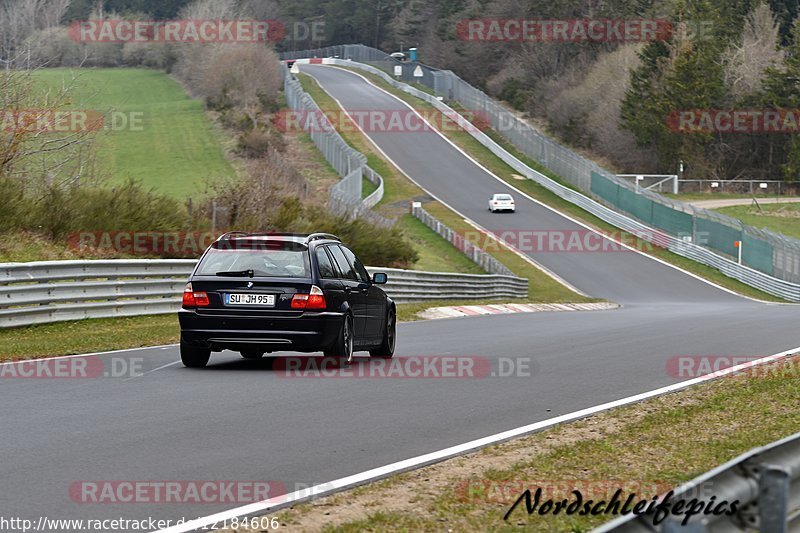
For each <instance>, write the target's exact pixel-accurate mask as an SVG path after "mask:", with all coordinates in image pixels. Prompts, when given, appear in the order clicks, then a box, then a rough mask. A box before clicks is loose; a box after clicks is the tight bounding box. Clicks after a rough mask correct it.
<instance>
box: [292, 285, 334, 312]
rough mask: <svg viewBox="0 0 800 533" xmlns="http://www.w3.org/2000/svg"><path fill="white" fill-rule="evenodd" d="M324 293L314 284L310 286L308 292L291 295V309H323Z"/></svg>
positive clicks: (324, 304)
mask: <svg viewBox="0 0 800 533" xmlns="http://www.w3.org/2000/svg"><path fill="white" fill-rule="evenodd" d="M325 307H327V303H326V302H325V294H324V293H323V292H322V289H320V288H319V287H317V286H316V285H312V286H311V290H310V291H309V292H308V294H299V293H298V294H295V295H294V296H292V309H325Z"/></svg>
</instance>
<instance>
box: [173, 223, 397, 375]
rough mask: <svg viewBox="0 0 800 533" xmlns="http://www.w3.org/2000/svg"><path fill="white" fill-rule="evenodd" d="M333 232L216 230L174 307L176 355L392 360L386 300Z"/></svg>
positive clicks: (391, 321)
mask: <svg viewBox="0 0 800 533" xmlns="http://www.w3.org/2000/svg"><path fill="white" fill-rule="evenodd" d="M386 281H387V276H386V274H384V273H375V274H373V275H372V276H370V275H369V273H368V272H367V270H366V268H364V265H362V264H361V261H359V260H358V258H357V257H356V256H355V254H354V253H353V252H351V251H350V250H349V249H348V248H347V247H346V246H344V245H343V244H342V242H341V241H340V240H339V239H338V238H337V237H335V236H334V235H330V234H326V233H314V234H311V235H296V234H274V233H273V234H252V233H239V232H232V233H226V234H225V235H223V236H222V237H220V238H219V239H217V241H216V242H214V243H213V244H212V245H211V246H210V247H209V248H208V249H207V250H206V251H205V253H204V254H203V256H202V257H201V258H200V261H199V262H198V263H197V266H196V267H195V269H194V272H193V273H192V275H191V277H190V278H189V283H188V284H187V285H186V289H185V291H184V293H183V305H182V308H181V310H180V312H179V319H180V325H181V345H180V351H181V359H182V361H183V364H184V365H186V366H188V367H202V366H205V365H206V364H207V363H208V360H209V358H210V356H211V352H218V351H222V350H233V351H238V352H240V353H241V354H242V357H245V358H247V359H258V358H260V357H263V355H264V354H265V353H270V352H274V351H294V352H316V351H322V352H324V354H325V355H326V356H334V357H338V358H340V360H341V361H342V362H344V363H346V364H349V363H351V362H352V360H353V352H354V351H358V350H368V351H369V353H370V355H371V356H373V357H385V358H389V357H392V355H393V354H394V346H395V331H396V311H395V304H394V302H393V301H392V299H391V298H389V297H388V296H387V295H386V293H385V292H384V291H383V290H382V289H381V288H380V287H378V285H382V284H385V283H386Z"/></svg>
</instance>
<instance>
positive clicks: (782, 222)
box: [714, 203, 800, 239]
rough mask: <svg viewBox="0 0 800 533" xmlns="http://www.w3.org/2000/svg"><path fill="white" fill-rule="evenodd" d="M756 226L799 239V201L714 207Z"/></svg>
mask: <svg viewBox="0 0 800 533" xmlns="http://www.w3.org/2000/svg"><path fill="white" fill-rule="evenodd" d="M714 211H718V212H720V213H722V214H725V215H728V216H729V217H734V218H738V219H739V220H741V221H742V222H744V223H745V224H747V225H749V226H753V227H756V228H766V229H769V230H772V231H776V232H778V233H783V234H784V235H786V236H787V237H794V238H795V239H800V223H799V222H800V203H787V204H762V205H761V209H759V208H758V207H755V206H752V205H737V206H730V207H720V208H716V209H714Z"/></svg>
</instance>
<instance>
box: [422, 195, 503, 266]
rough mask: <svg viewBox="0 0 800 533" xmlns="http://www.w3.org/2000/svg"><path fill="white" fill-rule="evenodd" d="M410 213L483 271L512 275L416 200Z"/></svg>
mask: <svg viewBox="0 0 800 533" xmlns="http://www.w3.org/2000/svg"><path fill="white" fill-rule="evenodd" d="M411 214H412V215H414V217H416V218H417V219H418V220H419V221H420V222H422V223H423V224H425V225H426V226H428V227H429V228H430V229H432V230H433V231H435V232H436V233H437V234H438V235H439V236H440V237H442V238H444V239H445V240H446V241H447V242H449V243H450V244H452V245H453V246H455V247H456V248H458V249H459V250H460V251H461V253H463V254H464V255H466V256H467V257H468V258H470V259H471V260H472V262H473V263H475V264H476V265H478V266H479V267H481V268H482V269H483V270H484V271H486V272H489V273H490V274H499V275H501V276H513V275H514V273H513V272H512V271H511V270H510V269H509V268H508V267H507V266H505V265H504V264H503V263H501V262H500V261H498V260H497V259H495V258H494V257H492V255H491V254H488V253H486V252H485V251H484V250H482V249H481V248H479V247H477V246H475V245H474V244H472V243H471V242H470V241H469V240H467V239H465V238H464V237H462V236H461V235H459V234H458V233H457V232H455V231H453V230H452V229H450V227H448V226H446V225H445V224H443V223H442V222H440V221H439V219H437V218H436V217H434V216H433V215H431V214H430V213H428V212H427V211H425V209H424V208H423V207H422V205H421V204H420V203H418V202H414V203H412V204H411Z"/></svg>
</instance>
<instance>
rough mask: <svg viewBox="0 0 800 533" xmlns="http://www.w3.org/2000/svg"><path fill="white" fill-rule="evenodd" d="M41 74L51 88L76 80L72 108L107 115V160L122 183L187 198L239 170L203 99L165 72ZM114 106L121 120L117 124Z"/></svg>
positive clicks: (102, 153) (101, 142) (102, 144)
mask: <svg viewBox="0 0 800 533" xmlns="http://www.w3.org/2000/svg"><path fill="white" fill-rule="evenodd" d="M36 76H37V77H38V79H39V80H40V81H41V83H42V86H43V87H44V89H45V90H47V89H53V88H57V87H61V85H62V83H65V84H67V85H69V84H70V83H74V87H75V88H74V92H73V93H72V95H71V102H70V107H72V108H74V109H86V110H95V111H99V112H101V113H103V114H104V115H106V121H107V124H106V126H107V127H106V129H105V131H103V132H102V133H101V134H100V136H99V139H98V149H99V158H100V160H101V161H102V162H103V163H104V165H105V166H106V168H108V169H109V170H110V172H111V175H112V177H113V179H114V181H116V182H123V181H125V180H126V179H128V178H129V177H133V178H135V179H136V180H137V181H139V182H141V183H142V185H144V186H145V188H151V187H152V188H153V189H155V190H156V191H158V192H162V193H166V194H169V195H172V196H175V197H178V198H186V197H190V196H197V195H199V194H200V193H201V192H202V191H203V190H204V189H205V181H206V180H216V179H219V178H222V177H232V176H233V175H234V169H233V167H232V166H231V164H230V162H229V161H228V160H227V159H226V157H225V154H224V151H223V148H222V139H221V134H220V132H218V131H217V130H216V129H215V128H214V126H213V124H212V122H211V121H210V120H209V118H208V116H207V115H206V113H205V110H204V108H203V102H201V101H199V100H194V99H192V98H190V97H189V95H188V94H186V91H184V89H183V88H182V87H181V85H180V84H179V83H178V82H176V81H175V80H173V79H171V78H170V77H169V76H167V75H166V74H164V73H163V72H158V71H155V70H146V69H131V68H113V69H103V68H100V69H66V68H57V69H41V70H38V71H37V72H36ZM73 76H74V82H73ZM110 111H114V112H115V115H114V116H115V117H117V121H116V124H115V125H111V126H113V127H109V125H110V123H111V121H112V119H111V115H110V114H109V112H110ZM120 117H125V121H123V120H122V119H121V118H120Z"/></svg>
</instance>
